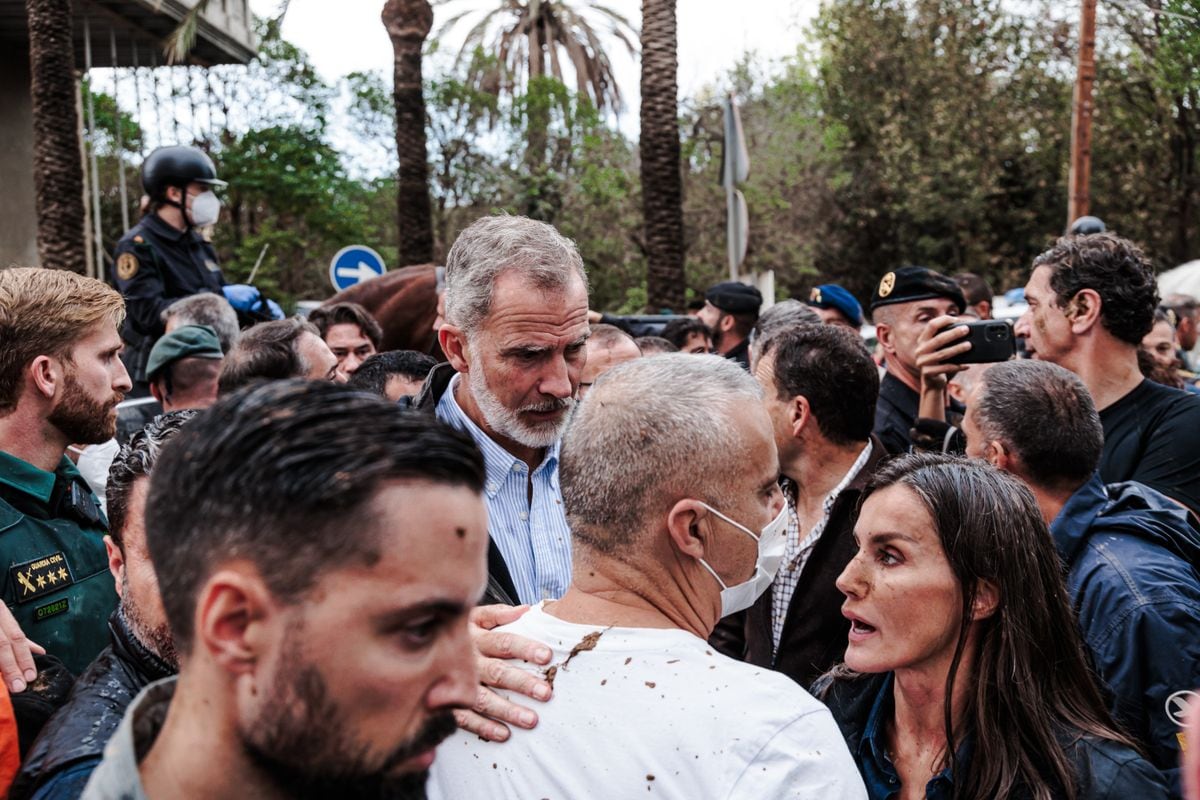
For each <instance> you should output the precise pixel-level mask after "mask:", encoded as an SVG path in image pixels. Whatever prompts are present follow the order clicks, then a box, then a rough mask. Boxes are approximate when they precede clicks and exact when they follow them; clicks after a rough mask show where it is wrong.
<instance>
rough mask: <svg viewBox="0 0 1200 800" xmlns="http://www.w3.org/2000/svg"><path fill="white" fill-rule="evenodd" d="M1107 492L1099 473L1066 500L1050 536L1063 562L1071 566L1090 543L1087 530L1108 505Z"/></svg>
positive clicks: (1052, 526)
mask: <svg viewBox="0 0 1200 800" xmlns="http://www.w3.org/2000/svg"><path fill="white" fill-rule="evenodd" d="M1108 499H1109V498H1108V489H1106V488H1105V486H1104V481H1102V480H1101V479H1100V473H1098V472H1094V473H1092V477H1091V478H1090V479H1089V480H1088V482H1087V483H1085V484H1083V486H1080V487H1079V488H1078V489H1077V490H1075V494H1073V495H1071V496H1070V498H1068V499H1067V502H1066V503H1064V504H1063V507H1062V509H1061V510H1060V511H1059V512H1058V516H1057V517H1055V518H1054V521H1053V522H1051V523H1050V535H1051V537H1053V539H1054V546H1055V547H1056V548H1058V553H1059V555H1060V556H1062V559H1063V561H1065V562H1066V563H1067V565H1068V566H1070V565H1071V564H1072V563H1073V562H1074V561H1075V557H1076V556H1077V555H1078V554H1079V551H1080V549H1081V548H1082V547H1083V546H1084V545H1085V544H1086V543H1087V539H1088V530H1089V529H1090V528H1091V527H1092V524H1093V523H1094V522H1095V521H1096V517H1098V516H1100V512H1101V511H1103V510H1104V507H1105V506H1106V505H1107V504H1108Z"/></svg>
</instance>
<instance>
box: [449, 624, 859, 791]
mask: <svg viewBox="0 0 1200 800" xmlns="http://www.w3.org/2000/svg"><path fill="white" fill-rule="evenodd" d="M501 630H506V631H511V632H512V633H517V634H520V635H522V636H527V637H529V638H531V639H536V640H538V641H540V642H543V643H545V644H547V645H549V646H550V647H551V648H553V650H554V659H553V661H552V662H551V665H557V670H556V671H555V675H554V697H553V698H551V699H550V701H549V702H547V703H544V704H543V703H536V701H531V700H528V699H525V700H524V701H522V700H520V699H517V702H523V704H531V703H532V704H534V705H535V706H536V711H537V713H538V717H539V722H538V725H537V727H536V728H534V729H533V730H531V731H527V730H522V729H519V728H513V729H512V737H511V738H510V739H509V740H508V741H507V742H503V743H499V744H497V743H493V742H486V741H483V740H482V739H480V738H479V737H477V736H475V735H473V734H469V733H466V732H464V731H459V732H458V733H457V734H455V735H454V736H452V737H451V738H450V739H448V740H446V742H444V743H443V744H442V745H441V747H439V748H438V751H437V759H436V760H435V761H434V764H433V768H432V770H431V774H430V779H429V784H428V796H429V798H430V800H474V799H475V798H480V797H487V798H513V800H529V799H530V798H532V799H533V800H537V799H538V798H548V799H549V800H583V799H584V798H603V800H612V799H613V798H639V797H648V798H655V797H658V798H664V797H666V798H679V800H702V799H703V798H714V799H715V798H721V799H722V800H723V799H724V798H747V799H748V800H769V798H821V799H822V800H836V799H837V798H866V796H867V794H866V790H865V789H864V787H863V782H862V779H861V778H860V777H859V773H858V768H857V767H856V766H855V764H854V761H853V760H852V759H851V757H850V753H849V751H848V750H847V749H846V743H845V740H844V739H843V738H842V735H841V732H840V731H839V730H838V727H837V725H836V724H835V723H834V721H833V717H832V716H830V714H829V710H828V709H827V708H825V706H823V705H821V704H820V703H819V702H817V701H816V700H815V699H813V697H812V696H811V695H810V694H808V692H806V691H804V689H802V688H801V687H800V686H799V685H798V684H796V683H794V682H792V681H791V680H790V679H789V678H787V677H785V676H784V675H781V674H779V673H777V672H772V671H771V670H767V669H761V668H759V667H754V666H751V665H749V664H744V663H742V662H740V661H735V660H733V659H731V658H728V657H726V656H723V655H721V654H720V653H718V652H716V651H715V650H713V649H712V648H711V647H710V646H709V645H708V643H707V642H705V641H704V640H703V639H700V638H699V637H697V636H694V635H692V634H690V633H687V632H686V631H682V630H679V629H667V630H664V629H656V628H610V629H607V630H604V629H603V628H602V627H600V626H595V625H577V624H574V623H570V622H564V621H562V620H560V619H557V618H555V617H553V616H551V615H549V614H547V613H546V612H545V611H543V610H542V606H541V605H540V604H539V605H538V606H536V607H534V608H533V609H531V610H530V611H529V612H528V613H526V614H525V615H524V616H523V617H521V618H520V619H519V620H517V621H516V622H514V623H513V624H511V625H506V626H504V628H502V629H501ZM601 631H602V633H600V635H599V637H598V638H597V637H595V636H591V637H590V638H591V639H594V640H595V644H594V647H593V648H592V649H581V650H580V652H577V653H576V654H575V655H574V656H573V657H571V658H570V660H569V662H568V661H567V660H568V656H569V655H570V654H571V651H572V649H573V648H575V647H577V646H578V645H580V644H581V643H584V644H585V646H586V643H587V642H588V641H589V639H586V638H585V637H589V635H591V634H595V633H597V632H601ZM518 663H519V665H520V666H523V667H525V668H527V669H531V670H532V669H535V667H533V666H531V665H525V664H524V663H523V662H518Z"/></svg>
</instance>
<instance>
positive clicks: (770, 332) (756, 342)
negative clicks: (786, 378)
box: [750, 300, 824, 364]
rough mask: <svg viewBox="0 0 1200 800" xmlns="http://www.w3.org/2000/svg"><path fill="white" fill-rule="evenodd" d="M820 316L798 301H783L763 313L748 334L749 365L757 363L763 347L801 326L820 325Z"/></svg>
mask: <svg viewBox="0 0 1200 800" xmlns="http://www.w3.org/2000/svg"><path fill="white" fill-rule="evenodd" d="M822 324H824V323H823V322H822V320H821V315H820V314H818V313H817V312H816V311H813V310H812V308H810V307H809V306H807V305H805V304H804V303H801V302H800V301H799V300H784V301H782V302H779V303H776V304H775V305H773V306H771V307H770V308H768V309H767V310H766V311H764V312H763V313H762V314H761V315H760V316H759V318H758V322H756V323H755V324H754V330H753V331H751V333H750V363H751V364H756V363H758V359H759V356H761V355H762V351H763V346H764V345H766V344H767V342H769V341H771V340H772V339H774V338H775V337H776V336H778V335H779V334H781V333H785V332H786V331H790V330H793V329H794V328H797V327H799V326H801V325H822Z"/></svg>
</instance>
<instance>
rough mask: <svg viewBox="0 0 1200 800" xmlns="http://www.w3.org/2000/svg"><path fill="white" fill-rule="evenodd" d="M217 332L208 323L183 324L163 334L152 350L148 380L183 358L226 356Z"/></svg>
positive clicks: (147, 368) (147, 372)
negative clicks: (222, 350)
mask: <svg viewBox="0 0 1200 800" xmlns="http://www.w3.org/2000/svg"><path fill="white" fill-rule="evenodd" d="M224 357H225V354H224V353H222V352H221V341H220V339H218V338H217V332H216V331H215V330H213V329H212V328H210V327H208V326H207V325H183V326H181V327H179V328H176V329H175V330H173V331H171V332H170V333H168V334H166V335H165V336H163V337H162V338H161V339H159V340H158V341H157V342H155V343H154V347H153V348H152V349H151V350H150V359H149V360H148V361H147V362H146V380H154V376H155V374H156V373H157V372H158V371H159V370H161V369H162V368H163V367H167V366H170V365H171V364H174V363H175V362H176V361H178V360H179V359H181V358H213V359H217V358H224Z"/></svg>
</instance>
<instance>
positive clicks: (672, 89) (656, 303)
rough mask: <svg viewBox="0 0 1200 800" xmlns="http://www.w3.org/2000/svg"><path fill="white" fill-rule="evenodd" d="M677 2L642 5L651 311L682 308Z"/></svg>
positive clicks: (644, 168)
mask: <svg viewBox="0 0 1200 800" xmlns="http://www.w3.org/2000/svg"><path fill="white" fill-rule="evenodd" d="M678 67H679V59H678V56H677V55H676V29H675V0H642V113H641V142H640V145H639V148H640V151H641V161H642V214H643V216H644V220H645V226H646V232H645V238H646V294H647V305H648V306H649V307H650V310H652V311H657V310H658V309H660V308H664V307H665V308H671V309H674V310H676V311H680V310H682V309H683V304H684V282H685V277H684V271H683V178H682V176H681V174H680V148H679V112H678V92H679V88H678V81H677V79H676V72H677V71H678Z"/></svg>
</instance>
